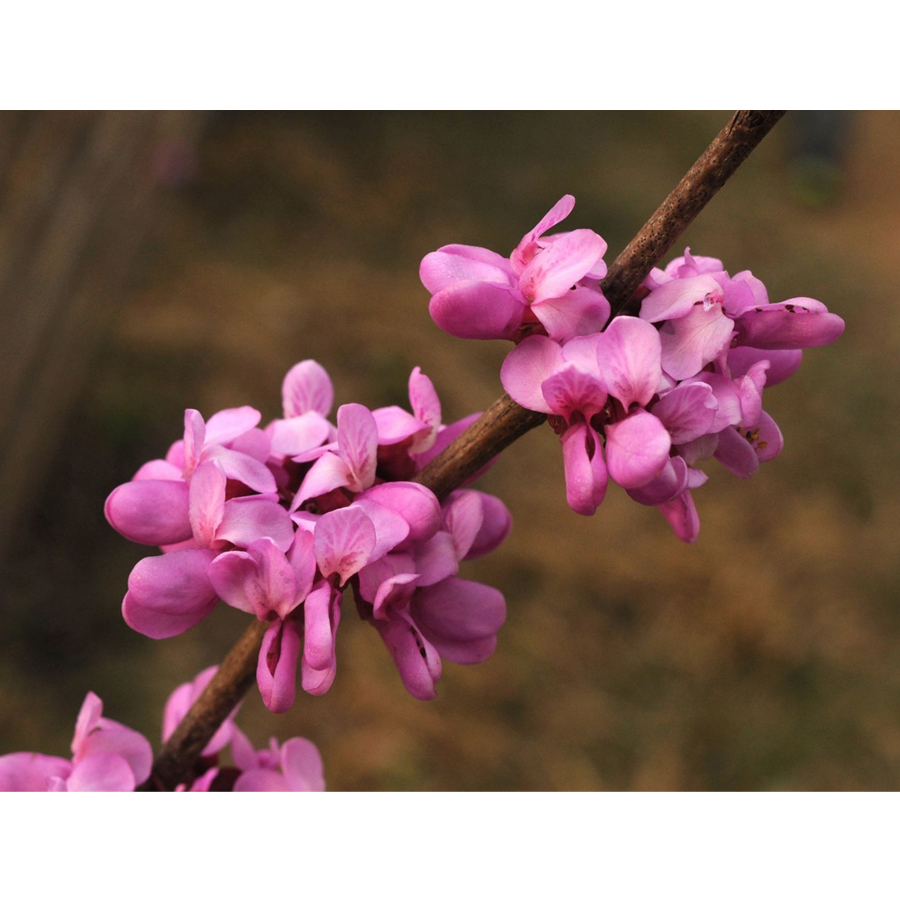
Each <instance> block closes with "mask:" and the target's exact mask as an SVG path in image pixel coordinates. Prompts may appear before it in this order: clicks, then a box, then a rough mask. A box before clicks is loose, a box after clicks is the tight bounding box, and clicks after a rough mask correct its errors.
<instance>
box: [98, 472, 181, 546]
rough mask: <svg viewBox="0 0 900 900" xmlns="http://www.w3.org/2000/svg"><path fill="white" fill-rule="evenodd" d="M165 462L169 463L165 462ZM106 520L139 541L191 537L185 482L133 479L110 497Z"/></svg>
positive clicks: (157, 542) (173, 540)
mask: <svg viewBox="0 0 900 900" xmlns="http://www.w3.org/2000/svg"><path fill="white" fill-rule="evenodd" d="M164 465H165V463H164ZM103 512H104V514H105V515H106V521H107V522H109V524H110V525H112V527H113V528H115V529H116V531H118V532H119V534H121V535H122V536H123V537H126V538H128V540H130V541H134V542H135V543H137V544H152V545H156V546H159V545H161V544H176V543H178V542H179V541H185V540H187V539H188V538H189V537H190V536H191V522H190V518H189V516H188V486H187V485H186V484H185V483H184V482H183V481H180V480H179V481H174V480H166V481H157V480H146V481H129V482H127V483H126V484H122V485H119V487H117V488H116V489H115V490H114V491H113V492H112V493H111V494H110V495H109V497H107V498H106V504H105V506H104V508H103Z"/></svg>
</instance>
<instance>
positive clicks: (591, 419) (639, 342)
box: [500, 316, 672, 515]
mask: <svg viewBox="0 0 900 900" xmlns="http://www.w3.org/2000/svg"><path fill="white" fill-rule="evenodd" d="M662 377H663V376H662V370H661V368H660V343H659V334H658V333H657V331H656V329H655V328H653V327H652V326H651V325H648V324H647V323H645V322H642V321H641V320H640V319H635V318H633V317H629V316H622V317H619V318H617V319H614V320H613V321H612V322H611V323H610V326H609V328H607V330H606V331H605V332H603V333H601V334H596V335H590V336H588V337H579V338H574V339H573V340H571V341H569V342H567V343H566V344H564V345H563V346H562V347H560V346H559V345H558V344H557V343H556V342H555V341H552V340H551V339H550V338H546V337H541V336H534V337H530V338H526V339H525V340H524V341H522V343H521V344H519V346H518V347H516V348H515V349H514V350H513V351H512V352H511V353H510V354H509V355H508V356H507V357H506V360H505V361H504V363H503V367H502V369H501V373H500V378H501V381H502V382H503V386H504V388H505V389H506V390H507V392H508V393H509V395H510V396H511V397H512V398H513V399H514V400H515V401H516V402H518V403H520V404H522V405H523V406H525V407H527V408H528V409H534V410H537V411H538V412H544V413H547V414H548V415H549V416H551V424H553V425H554V427H555V428H556V429H557V431H558V433H559V435H560V441H561V443H562V448H563V463H564V466H565V473H566V498H567V500H568V503H569V505H570V506H571V507H572V509H573V510H575V512H578V513H581V514H582V515H592V514H593V513H594V512H595V511H596V509H597V507H598V506H599V505H600V503H602V501H603V497H604V495H605V493H606V485H607V478H608V477H611V478H612V479H613V480H614V481H616V482H617V483H618V484H620V485H621V486H622V487H624V488H640V487H642V486H643V485H645V484H647V483H648V482H650V481H652V480H653V479H654V478H655V477H657V476H658V475H659V474H660V473H661V472H662V471H663V468H664V467H665V465H666V463H667V461H668V458H669V450H670V449H671V446H672V439H671V436H670V434H669V432H668V431H667V429H666V427H665V425H664V424H663V423H662V422H661V421H660V419H659V418H658V417H656V416H654V415H651V414H650V413H649V412H647V410H646V407H647V405H648V404H649V403H650V401H651V400H652V399H653V398H654V397H655V396H656V394H657V391H658V390H659V388H660V385H661V383H662ZM604 443H605V460H604V449H603V447H604Z"/></svg>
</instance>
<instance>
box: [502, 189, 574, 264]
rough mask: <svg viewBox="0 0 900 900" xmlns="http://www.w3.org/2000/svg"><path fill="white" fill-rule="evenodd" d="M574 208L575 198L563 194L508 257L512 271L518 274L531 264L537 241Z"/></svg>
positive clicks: (536, 248)
mask: <svg viewBox="0 0 900 900" xmlns="http://www.w3.org/2000/svg"><path fill="white" fill-rule="evenodd" d="M574 208H575V198H574V197H573V196H572V195H571V194H563V196H562V197H560V198H559V200H557V201H556V203H554V204H553V206H552V207H551V208H550V211H549V212H548V213H546V215H545V216H544V217H543V218H542V219H541V221H540V222H538V223H537V225H535V226H534V228H532V229H531V231H529V232H528V234H526V235H525V236H524V237H523V238H522V240H521V241H519V246H518V247H516V249H515V250H513V252H512V255H511V256H510V262H511V263H512V268H513V271H515V272H516V273H520V272H521V271H522V270H523V269H524V268H525V266H527V265H528V263H530V262H531V260H532V258H533V257H534V254H535V252H536V251H537V250H538V249H539V248H538V245H537V241H538V239H539V238H541V237H543V236H544V233H545V232H547V231H549V230H550V229H551V228H553V226H554V225H559V223H560V222H562V221H563V219H565V218H567V217H568V215H569V213H571V212H572V210H573V209H574Z"/></svg>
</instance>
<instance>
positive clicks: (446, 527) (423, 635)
mask: <svg viewBox="0 0 900 900" xmlns="http://www.w3.org/2000/svg"><path fill="white" fill-rule="evenodd" d="M409 398H410V406H411V410H412V411H411V412H409V411H406V410H404V409H401V408H400V407H396V406H392V407H385V408H381V409H375V410H369V409H367V408H366V407H365V406H362V405H361V404H358V403H348V404H345V405H343V406H341V407H340V408H339V409H338V411H337V416H336V422H335V423H332V422H331V421H329V419H328V415H329V414H330V412H331V407H332V404H333V399H334V391H333V388H332V384H331V381H330V379H329V377H328V375H327V373H326V372H325V370H324V369H323V368H322V367H321V366H320V365H319V364H318V363H316V362H314V361H312V360H306V361H304V362H301V363H298V364H297V365H296V366H294V367H293V368H292V369H291V370H290V372H288V374H287V376H286V377H285V379H284V383H283V388H282V399H283V413H284V416H283V418H281V419H277V420H275V421H273V422H270V423H269V424H268V425H267V426H266V427H265V428H264V429H263V428H260V427H259V423H260V420H261V415H260V413H259V412H258V411H257V410H255V409H251V408H250V407H241V408H238V409H228V410H223V411H222V412H219V413H216V414H215V415H214V416H212V417H211V418H210V419H209V420H208V421H206V420H204V418H203V417H202V416H201V415H200V413H199V412H197V411H196V410H190V409H189V410H187V411H186V412H185V426H184V437H183V439H182V440H179V441H177V442H176V443H175V444H173V445H172V447H171V448H170V449H169V452H168V453H167V455H166V458H165V459H158V460H153V461H151V462H149V463H147V464H145V465H144V466H142V467H141V468H140V469H139V470H138V472H137V473H136V474H135V476H134V478H133V479H132V480H131V481H130V482H128V483H127V484H123V485H120V486H119V487H118V488H116V489H115V490H114V491H113V492H112V493H111V494H110V496H109V498H108V499H107V501H106V517H107V520H108V521H109V523H110V524H111V525H112V526H113V527H114V528H115V529H116V530H117V531H119V532H120V533H121V534H122V535H124V536H125V537H127V538H129V539H130V540H133V541H136V542H138V543H141V544H150V545H157V546H159V547H160V548H161V549H162V551H163V553H162V555H158V556H150V557H147V558H145V559H142V560H141V561H140V562H138V564H137V565H136V566H135V567H134V569H133V571H132V573H131V576H130V577H129V580H128V592H127V594H126V595H125V599H124V602H123V606H122V609H123V615H124V617H125V620H126V622H127V623H128V624H129V625H130V626H131V627H132V628H134V629H135V630H136V631H139V632H141V633H142V634H145V635H148V636H149V637H152V638H167V637H171V636H174V635H177V634H181V633H182V632H184V631H186V630H187V629H188V628H190V627H192V626H193V625H196V624H197V623H198V622H200V621H201V620H202V619H204V618H205V617H206V616H207V615H208V614H209V613H210V612H211V611H212V610H213V608H214V607H215V606H216V604H217V603H218V602H219V601H220V600H221V601H223V602H224V603H226V604H228V605H229V606H232V607H234V608H235V609H239V610H241V611H242V612H246V613H249V614H250V615H254V616H256V617H257V618H258V619H259V620H260V621H262V622H265V623H267V629H266V632H265V637H264V639H263V643H262V648H261V650H260V655H259V663H258V667H257V682H258V685H259V689H260V693H261V695H262V698H263V701H264V702H265V704H266V706H267V707H268V708H269V709H270V710H272V711H274V712H283V711H285V710H287V709H288V708H289V707H290V706H291V704H292V703H293V701H294V697H295V691H296V675H297V669H298V667H299V669H300V680H301V684H302V687H303V689H304V690H306V691H307V692H308V693H310V694H323V693H325V692H326V691H327V690H328V689H329V687H330V686H331V684H332V682H333V681H334V677H335V673H336V668H337V655H336V643H335V641H336V636H337V630H338V625H339V623H340V619H341V603H342V596H343V592H344V590H345V589H346V588H348V587H349V588H351V589H352V591H353V595H354V598H355V601H356V606H357V609H358V610H359V613H360V615H361V617H362V618H363V619H365V620H366V621H369V622H371V624H372V625H373V626H374V627H375V628H376V630H377V631H378V633H379V634H380V635H381V637H382V639H383V640H384V643H385V645H386V646H387V648H388V650H389V651H390V653H391V655H392V657H393V659H394V661H395V663H396V666H397V669H398V671H399V673H400V676H401V678H402V680H403V683H404V684H405V685H406V687H407V689H408V690H409V692H410V693H411V694H413V695H414V696H416V697H419V698H422V699H430V698H432V697H434V695H435V682H436V681H437V680H438V678H439V677H440V675H441V660H442V658H443V659H449V660H451V661H453V662H458V663H476V662H481V661H483V660H485V659H487V657H488V656H490V655H491V653H492V652H493V650H494V648H495V646H496V641H497V638H496V635H497V632H498V631H499V629H500V627H501V625H502V624H503V621H504V618H505V614H506V606H505V602H504V599H503V596H502V594H500V592H499V591H497V590H495V589H494V588H491V587H488V586H486V585H483V584H479V583H477V582H473V581H468V580H465V579H462V578H459V577H458V573H459V564H460V562H462V561H463V560H465V559H471V558H473V557H476V556H481V555H483V554H485V553H488V552H490V551H491V550H493V549H495V548H496V547H497V546H499V544H500V543H501V542H502V541H503V540H504V539H505V537H506V536H507V534H508V533H509V530H510V527H511V519H510V515H509V512H508V511H507V509H506V507H505V506H504V505H503V504H502V503H501V502H500V501H499V500H497V499H496V498H495V497H492V496H490V495H488V494H484V493H482V492H480V491H475V490H471V489H463V490H459V491H456V492H454V493H453V494H451V495H450V496H449V497H447V498H446V499H445V500H444V502H443V504H442V503H441V502H440V501H439V500H438V498H437V497H436V496H435V495H434V494H433V493H432V492H431V491H430V490H428V489H427V488H425V487H423V486H422V485H420V484H417V483H415V482H413V481H409V480H406V479H409V478H411V477H413V476H414V475H415V474H416V473H417V472H418V471H420V470H421V469H422V468H423V467H424V466H425V465H426V464H427V463H428V461H429V460H431V459H432V458H433V457H434V456H436V455H437V454H438V453H439V452H440V451H441V450H442V449H443V448H444V447H446V446H447V445H448V444H449V443H450V442H451V441H452V440H453V439H454V438H455V437H456V436H457V435H458V434H460V433H461V432H462V431H463V430H464V429H465V428H466V427H467V426H468V424H469V423H470V422H471V421H472V420H473V419H474V418H475V417H477V414H476V416H471V417H469V418H467V419H464V420H461V421H459V422H456V423H453V424H451V425H447V426H445V425H443V424H442V421H441V405H440V401H439V399H438V397H437V394H436V392H435V390H434V386H433V385H432V383H431V381H430V379H429V378H428V377H427V376H425V375H423V374H422V373H421V371H420V370H419V369H418V368H416V369H414V370H413V372H412V374H411V376H410V379H409Z"/></svg>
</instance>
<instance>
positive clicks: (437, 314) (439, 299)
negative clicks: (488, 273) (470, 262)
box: [428, 281, 527, 340]
mask: <svg viewBox="0 0 900 900" xmlns="http://www.w3.org/2000/svg"><path fill="white" fill-rule="evenodd" d="M526 310H527V303H526V302H525V298H524V297H522V295H521V294H520V293H519V292H518V291H516V290H513V289H512V288H509V287H506V286H503V285H499V284H491V283H489V282H485V281H463V282H460V283H459V284H455V285H452V286H450V287H447V288H444V290H442V291H440V292H439V293H437V294H435V295H434V296H433V297H432V298H431V302H430V303H429V304H428V312H429V313H430V314H431V318H432V319H433V320H434V323H435V324H436V325H437V326H438V328H440V329H442V330H443V331H446V332H447V334H452V335H453V336H454V337H460V338H470V339H473V340H492V339H494V338H505V339H507V340H511V339H512V338H513V337H515V334H516V332H517V331H518V330H519V327H520V326H521V325H522V319H523V318H524V316H525V312H526Z"/></svg>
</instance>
